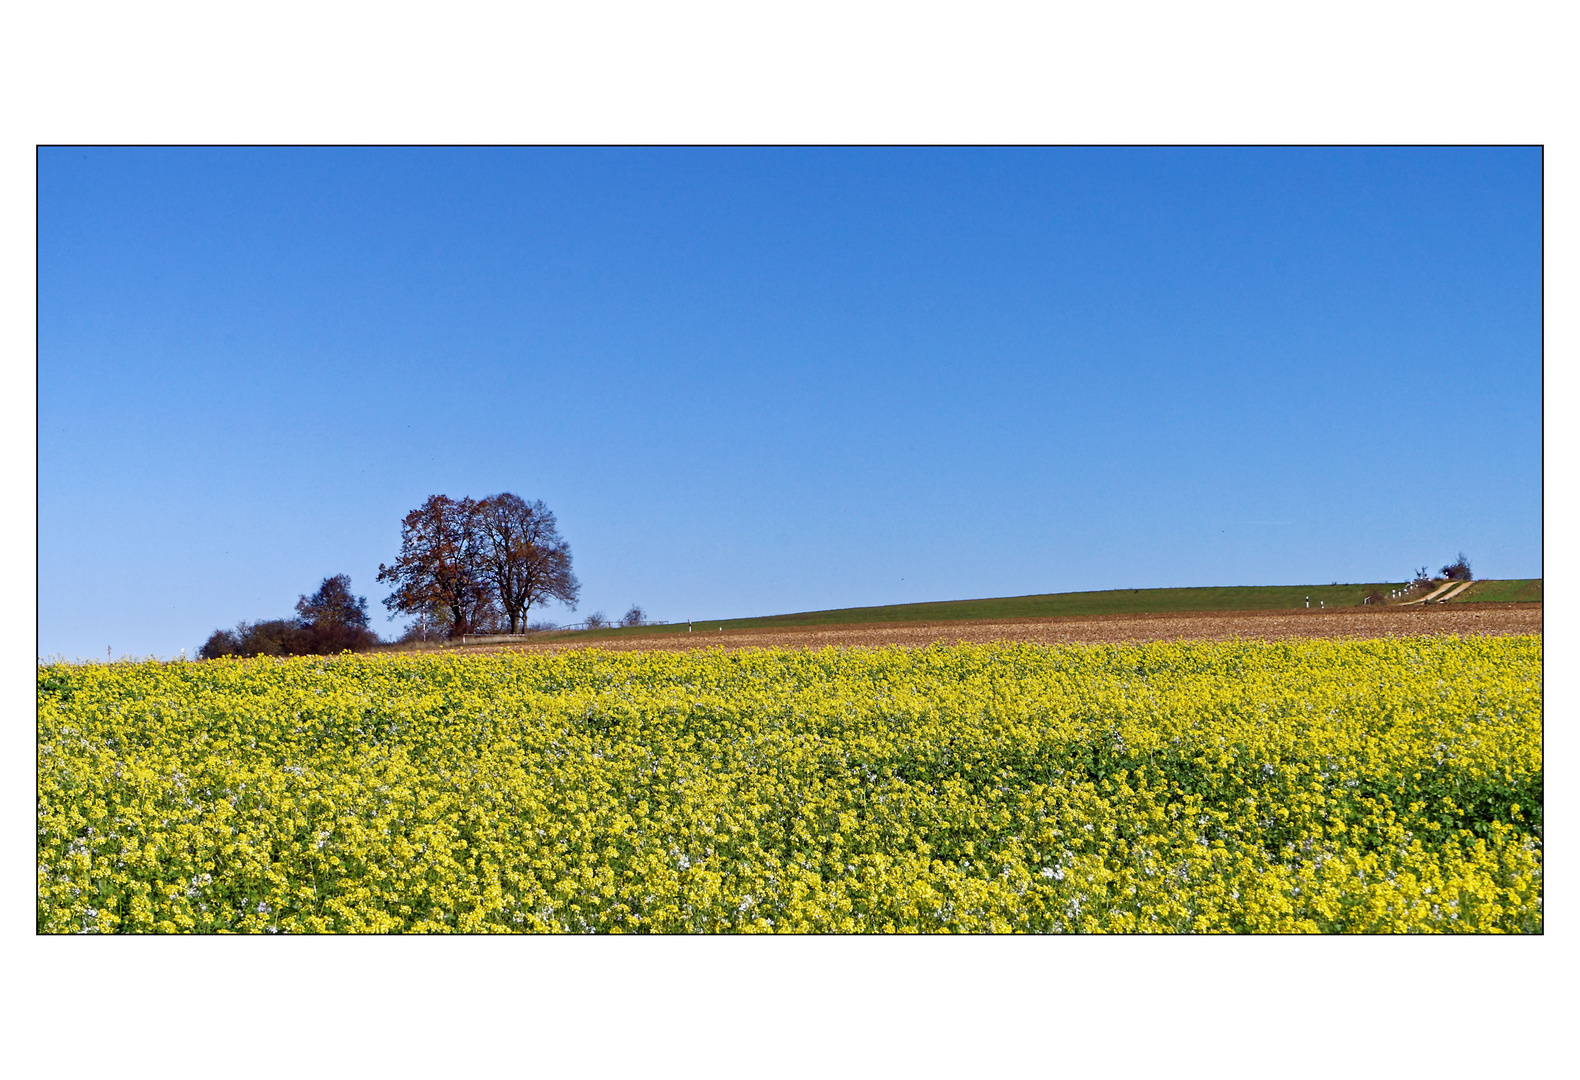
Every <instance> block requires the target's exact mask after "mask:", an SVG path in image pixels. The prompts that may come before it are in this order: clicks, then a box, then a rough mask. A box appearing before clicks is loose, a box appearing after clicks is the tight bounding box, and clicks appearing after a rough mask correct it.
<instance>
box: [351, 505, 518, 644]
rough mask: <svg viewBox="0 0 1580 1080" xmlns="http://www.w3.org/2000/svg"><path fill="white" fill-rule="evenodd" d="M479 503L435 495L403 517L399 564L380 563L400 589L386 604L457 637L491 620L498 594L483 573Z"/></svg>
mask: <svg viewBox="0 0 1580 1080" xmlns="http://www.w3.org/2000/svg"><path fill="white" fill-rule="evenodd" d="M476 507H477V504H476V503H474V502H473V501H472V500H471V499H460V500H456V499H452V498H450V497H449V496H447V495H430V496H429V497H428V499H427V501H426V502H424V503H423V504H422V505H421V506H420V507H418V508H417V509H416V510H413V511H412V512H411V513H409V514H407V515H406V516H405V518H403V519H402V520H401V548H400V557H399V558H398V559H396V560H395V565H394V566H385V565H384V564H383V563H380V564H379V576H378V580H379V581H385V582H389V583H390V585H391V586H392V587H393V589H394V592H393V593H391V594H390V595H389V596H388V597H386V598H385V600H384V606H385V607H387V608H389V609H390V610H391V611H392V612H394V611H399V612H404V613H407V614H413V615H417V616H418V617H419V618H421V619H428V620H431V621H433V622H435V623H438V624H439V625H441V626H443V627H444V629H445V631H446V632H447V634H448V636H449V637H452V638H454V637H460V636H461V635H462V634H465V633H468V632H469V631H470V630H471V628H472V626H473V625H474V623H476V622H478V621H480V620H486V618H487V615H488V612H489V611H490V609H491V608H492V597H491V595H490V592H491V590H490V589H489V582H488V580H487V578H486V577H485V576H484V575H483V574H482V573H481V562H482V560H481V558H480V554H481V551H480V544H479V536H478V530H477V522H476Z"/></svg>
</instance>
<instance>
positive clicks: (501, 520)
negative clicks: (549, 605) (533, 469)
mask: <svg viewBox="0 0 1580 1080" xmlns="http://www.w3.org/2000/svg"><path fill="white" fill-rule="evenodd" d="M472 505H473V526H474V529H475V531H476V535H477V542H476V544H477V546H476V550H477V553H478V564H477V565H478V569H479V572H480V576H481V577H482V578H483V579H484V580H486V581H487V582H488V584H489V585H491V586H492V587H493V592H494V596H495V598H496V599H497V600H498V602H499V608H500V611H501V612H503V614H504V616H505V618H506V619H507V620H509V623H510V632H511V633H512V634H514V633H517V632H519V630H520V628H521V627H522V626H523V625H524V624H525V622H526V615H527V611H528V609H530V608H531V607H532V605H533V604H540V603H543V602H545V601H548V600H558V601H560V602H561V603H563V604H565V605H566V606H567V607H569V608H571V610H573V611H574V610H575V608H576V598H577V596H578V595H579V594H580V592H581V583H580V582H579V581H577V580H576V575H575V574H573V573H572V572H571V548H570V545H569V544H567V543H566V542H565V540H564V538H562V537H561V536H560V533H559V528H558V526H557V525H556V524H555V521H554V514H553V512H552V511H550V510H549V508H548V507H547V506H544V505H543V501H542V500H541V499H538V500H534V501H532V502H527V501H526V500H525V499H523V498H521V497H520V496H519V495H512V494H510V493H509V492H508V491H507V492H502V493H501V494H498V495H490V496H489V497H488V498H486V499H482V500H480V501H478V502H476V503H474V504H472Z"/></svg>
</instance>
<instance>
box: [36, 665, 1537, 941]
mask: <svg viewBox="0 0 1580 1080" xmlns="http://www.w3.org/2000/svg"><path fill="white" fill-rule="evenodd" d="M1541 668H1542V643H1541V639H1540V638H1539V637H1503V638H1471V639H1456V638H1416V639H1408V640H1387V641H1362V642H1324V641H1307V642H1291V643H1280V644H1268V643H1258V642H1241V643H1227V644H1189V643H1187V644H1153V645H1138V646H1068V647H1047V646H1037V645H1010V644H1005V645H969V646H951V647H944V646H934V647H930V648H926V649H919V650H905V649H899V648H894V649H887V650H880V651H858V650H832V649H830V650H826V651H823V652H788V651H772V650H764V651H739V652H732V653H723V652H718V651H714V652H694V653H675V652H652V653H608V652H593V651H585V652H569V653H562V654H559V655H542V654H538V655H519V654H516V655H491V656H473V657H462V656H455V655H438V656H435V655H368V656H352V655H349V654H348V655H345V656H342V657H338V658H331V659H326V658H322V657H303V658H296V659H290V660H274V659H268V658H263V659H257V660H246V661H236V660H225V661H214V662H209V663H201V664H195V663H184V664H175V663H172V664H161V663H144V664H114V665H47V666H41V667H40V668H39V669H38V928H39V929H40V931H42V932H46V933H57V932H58V933H64V932H81V931H96V932H112V931H118V932H182V931H191V932H215V931H240V932H300V931H336V932H375V933H380V932H392V931H403V932H430V931H461V932H502V931H578V932H579V931H653V932H714V931H742V932H756V931H780V932H783V931H790V932H869V931H877V932H937V931H948V932H983V931H990V932H1004V931H1051V932H1071V931H1076V932H1097V931H1110V932H1111V931H1121V932H1177V931H1187V932H1189V931H1197V932H1203V931H1229V932H1288V931H1298V932H1305V931H1317V932H1333V931H1363V932H1365V931H1373V932H1375V931H1384V932H1394V931H1472V932H1478V931H1479V932H1488V931H1516V932H1540V931H1541V929H1542V682H1541Z"/></svg>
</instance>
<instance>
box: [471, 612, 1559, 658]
mask: <svg viewBox="0 0 1580 1080" xmlns="http://www.w3.org/2000/svg"><path fill="white" fill-rule="evenodd" d="M1541 632H1542V606H1541V605H1540V604H1451V605H1442V606H1421V607H1408V608H1406V607H1391V608H1376V609H1374V608H1341V609H1338V610H1335V611H1204V612H1176V613H1172V614H1164V615H1077V616H1069V617H1065V618H1055V619H981V620H961V621H953V622H935V623H923V622H897V623H867V624H863V625H845V626H783V627H764V628H762V629H749V630H748V629H742V630H730V631H726V632H723V633H720V632H718V631H712V632H709V631H706V630H703V629H702V628H701V627H700V626H699V627H698V628H697V630H696V631H694V632H692V633H678V634H677V633H663V634H652V635H647V634H643V635H639V636H629V637H615V638H558V639H556V640H552V641H543V642H534V643H529V644H522V645H480V646H468V647H467V648H466V649H465V651H466V652H469V653H470V652H500V651H505V650H526V651H529V652H557V651H560V650H563V649H589V648H591V649H615V650H620V651H627V650H631V649H713V648H725V649H743V648H753V649H764V648H784V649H821V648H825V647H827V646H831V645H832V646H855V647H863V648H875V647H880V646H884V645H907V646H921V645H930V644H932V643H934V642H942V643H944V644H949V645H952V644H956V643H959V642H988V641H1033V642H1040V643H1042V644H1045V645H1056V644H1065V643H1070V642H1096V643H1105V642H1130V641H1184V640H1193V641H1232V640H1235V639H1241V640H1250V641H1285V640H1289V639H1292V638H1386V637H1411V636H1414V635H1417V634H1458V635H1461V636H1464V635H1469V634H1540V633H1541Z"/></svg>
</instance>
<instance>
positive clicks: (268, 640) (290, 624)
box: [198, 574, 382, 660]
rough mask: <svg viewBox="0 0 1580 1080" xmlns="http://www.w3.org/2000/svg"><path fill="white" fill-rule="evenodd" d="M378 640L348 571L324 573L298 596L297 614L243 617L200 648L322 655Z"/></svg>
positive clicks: (217, 653) (210, 654)
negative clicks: (313, 588) (319, 581)
mask: <svg viewBox="0 0 1580 1080" xmlns="http://www.w3.org/2000/svg"><path fill="white" fill-rule="evenodd" d="M379 644H382V642H380V640H379V636H378V635H377V634H375V633H374V632H373V631H372V630H369V629H368V601H367V597H364V596H353V595H352V594H351V578H350V577H349V576H348V575H346V574H336V575H335V576H334V577H327V578H325V579H324V580H323V583H322V584H321V585H319V586H318V591H317V592H315V593H314V594H313V595H311V596H305V595H304V596H302V597H300V598H299V599H298V600H297V602H296V618H294V619H264V620H261V621H259V622H247V621H246V620H243V621H241V622H239V623H237V624H236V629H234V630H216V631H214V632H213V633H212V634H210V635H209V639H208V640H207V641H206V642H204V643H203V647H202V648H200V649H199V650H198V658H199V659H201V660H217V659H219V658H220V657H222V656H325V655H328V654H330V653H338V652H344V651H345V650H347V649H350V650H353V651H361V650H363V649H368V648H371V647H373V646H374V645H379Z"/></svg>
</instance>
